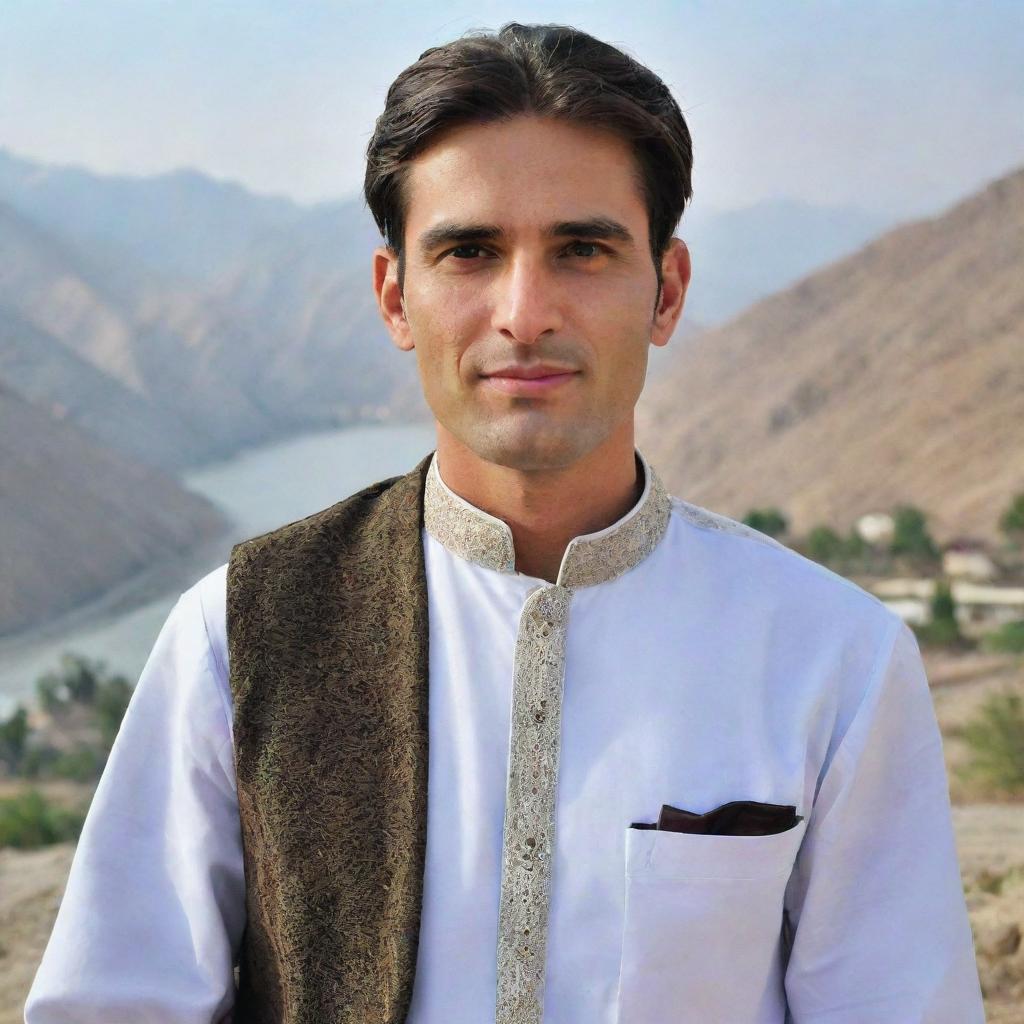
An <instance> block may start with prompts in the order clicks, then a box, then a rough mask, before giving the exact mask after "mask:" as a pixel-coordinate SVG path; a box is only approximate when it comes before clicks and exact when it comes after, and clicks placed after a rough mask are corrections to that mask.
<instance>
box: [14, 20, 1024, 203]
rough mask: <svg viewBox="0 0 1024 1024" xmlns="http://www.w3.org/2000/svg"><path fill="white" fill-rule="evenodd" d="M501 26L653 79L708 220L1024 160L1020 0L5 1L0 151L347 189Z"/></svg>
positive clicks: (892, 195)
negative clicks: (676, 127)
mask: <svg viewBox="0 0 1024 1024" xmlns="http://www.w3.org/2000/svg"><path fill="white" fill-rule="evenodd" d="M638 11H639V12H640V13H641V17H639V18H638V17H637V16H636V15H637V12H638ZM510 20H519V21H524V22H533V21H544V22H565V23H569V24H573V25H576V26H578V27H580V28H582V29H584V30H585V31H588V32H591V33H593V34H594V35H597V36H599V37H600V38H603V39H606V40H608V41H609V42H612V43H614V44H616V45H619V46H621V47H622V48H624V49H625V50H627V51H628V52H629V53H631V54H632V55H633V56H635V57H636V58H637V59H638V60H640V61H642V62H643V63H645V64H647V65H648V66H649V67H651V68H652V70H654V71H655V72H656V73H658V74H659V75H660V76H661V77H662V78H663V79H664V80H665V82H666V84H667V85H668V86H669V87H670V88H671V89H672V91H673V94H674V95H675V96H676V98H677V100H678V102H679V104H680V106H681V108H682V109H683V111H684V114H685V115H686V117H687V121H688V123H689V125H690V129H691V132H692V134H693V136H694V149H695V167H694V203H695V205H699V206H700V207H701V209H702V210H703V211H704V212H709V211H714V210H728V209H737V208H742V207H745V206H751V205H755V204H757V203H759V202H761V201H764V200H773V199H797V200H800V201H803V202H807V203H811V204H814V205H821V206H853V207H858V208H861V209H865V210H871V211H875V212H880V213H885V214H887V215H889V216H898V217H908V216H914V215H918V214H924V213H929V212H932V211H934V210H937V209H939V208H941V207H943V206H945V205H948V204H949V203H952V202H954V201H956V200H957V199H958V198H960V197H962V196H963V195H965V194H967V193H969V192H971V191H974V190H975V189H977V188H979V187H981V186H982V185H983V184H984V183H985V182H987V181H989V180H991V179H993V178H995V177H998V176H1000V175H1001V174H1003V173H1006V172H1007V171H1008V170H1010V169H1012V168H1014V167H1016V166H1019V165H1020V164H1024V117H1022V114H1024V60H1022V59H1021V58H1022V57H1024V53H1021V52H1020V51H1021V50H1022V49H1024V46H1022V44H1021V42H1020V40H1021V39H1024V5H1014V4H1011V3H1009V2H1001V3H987V4H983V5H969V4H966V3H955V2H944V3H930V4H927V5H924V4H913V5H906V4H901V5H897V4H892V3H882V2H879V0H873V2H870V3H865V4H860V5H857V6H856V7H850V6H842V5H840V4H839V3H838V2H835V0H830V2H821V3H806V2H805V3H794V4H789V5H786V6H785V7H778V6H775V5H772V6H770V7H769V6H768V5H764V6H762V7H753V6H751V5H748V4H741V3H736V2H724V3H723V2H718V3H715V4H710V3H666V2H649V3H646V4H641V5H636V4H633V5H630V6H629V8H628V9H624V8H622V7H621V5H614V4H610V3H607V2H589V3H585V2H580V0H576V2H554V3H544V4H540V3H536V2H530V3H519V4H511V3H507V2H493V0H485V2H474V3H469V2H464V0H458V2H454V0H448V2H444V3H438V4H433V5H431V6H430V7H429V8H426V7H423V8H416V7H413V8H409V7H408V6H402V5H399V4H398V3H396V2H394V0H385V2H382V3H379V4H375V5H374V6H373V8H372V9H363V8H356V7H354V6H353V5H351V4H345V3H331V2H327V0H314V2H309V3H307V4H304V5H303V6H302V8H300V9H296V8H286V7H278V6H275V5H272V4H270V3H268V2H266V0H252V2H250V3H249V4H247V5H246V6H245V7H244V8H241V7H239V8H230V9H229V8H227V7H223V6H217V7H212V6H209V5H205V4H204V5H199V4H174V5H171V4H166V3H162V2H156V0H146V2H139V3H134V4H132V5H130V6H129V5H125V4H121V3H118V2H116V0H96V2H94V3H92V4H91V5H89V7H88V8H83V7H79V6H75V5H73V4H71V3H67V2H59V0H36V2H33V3H28V2H15V3H12V4H10V5H9V6H8V7H7V9H6V11H5V33H4V39H3V41H2V42H0V146H2V147H4V148H7V149H9V150H10V151H11V152H12V153H14V154H16V155H18V156H21V157H24V158H26V159H30V160H36V161H40V162H43V163H48V164H59V165H72V166H78V167H84V168H86V169H89V170H92V171H95V172H97V173H104V174H124V175H132V176H135V175H146V176H148V175H153V174H160V173H165V172H168V171H173V170H178V169H185V168H189V169H195V170H198V171H201V172H202V173H204V174H206V175H208V176H210V177H212V178H214V179H217V180H220V181H229V182H237V183H239V184H242V185H243V186H244V187H246V188H247V189H248V190H250V191H252V192H255V193H257V194H261V195H281V196H286V197H287V198H290V199H292V200H294V201H296V202H299V203H302V204H304V205H306V204H310V203H313V202H318V201H324V200H332V199H343V198H351V197H353V196H355V195H358V193H359V191H360V188H361V183H362V170H363V159H364V153H365V147H366V142H367V140H368V139H369V136H370V134H371V132H372V129H373V122H374V119H375V118H376V116H377V115H378V113H379V112H380V109H381V107H382V105H383V101H384V96H385V93H386V90H387V87H388V85H389V84H390V82H391V81H392V79H393V78H394V77H395V75H396V74H397V73H398V72H399V71H400V70H401V69H402V68H404V67H406V66H407V65H408V64H410V63H412V62H413V61H414V60H415V59H416V58H417V57H418V55H419V54H420V53H421V52H422V51H423V50H424V49H426V48H427V47H429V46H433V45H437V44H439V43H441V42H444V41H446V40H448V39H452V38H455V37H456V36H458V35H461V34H463V33H464V32H466V31H467V30H470V29H474V28H491V29H496V28H498V27H500V25H501V24H503V23H504V22H506V21H510ZM339 55H342V56H343V59H339ZM268 129H269V130H268Z"/></svg>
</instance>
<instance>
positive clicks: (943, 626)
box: [914, 580, 966, 647]
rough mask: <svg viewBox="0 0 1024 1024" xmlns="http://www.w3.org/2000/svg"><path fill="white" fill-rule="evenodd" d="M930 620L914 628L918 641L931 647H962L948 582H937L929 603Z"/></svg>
mask: <svg viewBox="0 0 1024 1024" xmlns="http://www.w3.org/2000/svg"><path fill="white" fill-rule="evenodd" d="M929 606H930V611H931V619H930V621H929V622H927V623H925V624H924V625H923V626H917V627H915V630H914V631H915V633H916V634H917V637H918V639H919V640H921V641H922V642H923V643H927V644H929V645H931V646H933V647H963V646H966V641H965V639H964V636H963V634H962V633H961V632H960V623H959V622H958V621H957V617H956V602H955V601H954V599H953V591H952V588H951V587H950V585H949V583H948V581H946V580H937V581H936V583H935V590H934V591H933V593H932V597H931V601H930V602H929Z"/></svg>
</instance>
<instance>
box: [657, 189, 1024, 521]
mask: <svg viewBox="0 0 1024 1024" xmlns="http://www.w3.org/2000/svg"><path fill="white" fill-rule="evenodd" d="M695 273H699V268H695ZM637 436H638V442H639V443H640V444H641V446H643V447H645V449H646V451H647V452H648V454H649V455H650V457H651V458H652V461H653V462H654V463H655V465H657V466H658V467H659V468H660V469H661V470H662V475H663V477H664V478H665V480H666V482H667V483H669V484H670V486H671V489H672V490H673V491H674V492H675V493H677V494H679V495H680V496H682V497H685V498H686V499H687V500H690V501H694V502H696V503H697V504H699V505H704V506H708V507H711V508H714V509H716V510H719V511H721V512H724V513H725V514H727V515H731V516H734V517H736V518H741V517H742V516H744V515H745V514H746V513H747V511H748V510H749V509H751V508H753V507H758V506H766V505H775V506H778V507H779V508H781V509H782V511H783V512H784V513H786V514H787V515H788V516H789V518H790V525H791V528H792V529H793V530H794V531H795V532H797V533H802V532H805V531H806V530H807V529H809V528H810V527H811V526H814V525H816V524H818V523H829V524H830V525H832V526H833V527H836V528H839V529H842V530H846V529H848V528H849V527H850V526H851V525H852V523H853V521H854V520H855V519H856V517H858V516H859V515H861V514H862V513H865V512H869V511H876V510H889V509H891V508H892V506H893V505H895V504H897V503H903V502H909V503H912V504H916V505H919V506H921V507H922V508H924V509H925V510H926V511H927V512H928V513H929V514H930V516H931V522H930V525H931V526H932V527H933V533H934V534H935V536H936V537H937V538H938V539H940V540H943V539H948V538H949V537H950V535H952V534H954V533H957V534H959V533H961V532H967V533H970V534H974V535H977V536H980V537H986V538H989V539H995V538H996V537H997V536H998V534H997V520H998V515H999V512H1000V511H1002V509H1003V508H1005V507H1006V505H1007V504H1008V503H1009V500H1010V498H1011V496H1012V495H1013V494H1015V493H1016V492H1018V491H1021V490H1024V170H1020V171H1017V172H1016V173H1014V174H1011V175H1008V176H1006V177H1004V178H1002V179H1000V180H998V181H995V182H993V183H991V184H990V185H989V186H988V187H987V188H985V189H983V190H982V191H981V192H979V193H978V194H976V195H974V196H971V197H970V198H968V199H966V200H965V201H963V202H961V203H959V204H958V205H956V206H954V207H953V208H952V209H950V210H948V211H947V212H945V213H944V214H942V215H940V216H937V217H935V218H932V219H929V220H924V221H920V222H915V223H912V224H908V225H906V226H904V227H900V228H898V229H896V230H894V231H891V232H889V233H887V234H885V235H883V236H882V237H881V238H879V239H877V240H876V241H874V242H872V243H871V244H870V245H867V246H865V247H864V248H862V249H860V250H859V251H858V252H856V253H855V254H853V255H851V256H849V257H846V258H845V259H842V260H839V261H838V262H836V263H833V264H831V265H829V266H827V267H825V268H824V269H822V270H819V271H818V272H816V273H814V274H811V275H810V276H809V277H806V278H804V279H803V280H802V281H800V282H799V283H798V284H796V285H794V286H793V287H791V288H788V289H786V290H785V291H782V292H780V293H778V294H776V295H774V296H772V297H770V298H768V299H765V300H763V301H761V302H759V303H757V304H755V305H754V306H752V307H751V308H750V309H749V310H747V311H746V312H745V313H743V314H742V315H741V316H739V317H737V318H735V319H733V320H731V321H730V322H729V323H727V324H724V325H722V326H720V327H718V328H715V329H711V330H707V331H704V332H702V333H701V334H700V335H698V336H697V337H695V338H693V339H692V340H691V341H689V342H688V343H685V344H682V345H681V346H680V347H679V350H678V352H677V355H676V358H675V360H674V361H673V362H672V363H671V364H670V365H668V366H664V364H663V369H662V372H661V373H660V374H659V375H658V376H657V377H655V376H653V375H652V377H651V380H650V381H649V384H648V390H647V391H646V392H645V394H644V397H643V399H642V401H641V406H640V415H639V417H638V433H637Z"/></svg>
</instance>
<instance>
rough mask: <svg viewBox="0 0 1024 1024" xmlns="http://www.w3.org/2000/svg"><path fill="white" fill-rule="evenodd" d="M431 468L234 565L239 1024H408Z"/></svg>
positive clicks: (419, 882)
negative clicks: (240, 874)
mask: <svg viewBox="0 0 1024 1024" xmlns="http://www.w3.org/2000/svg"><path fill="white" fill-rule="evenodd" d="M430 458H431V456H430V455H428V456H427V457H426V458H424V459H423V460H422V461H421V462H420V463H419V465H418V466H417V467H416V468H415V469H413V470H412V471H411V472H410V473H407V474H406V475H404V476H400V477H392V478H390V479H387V480H383V481H381V482H379V483H376V484H373V485H372V486H370V487H367V488H366V489H364V490H362V491H359V492H358V493H357V494H354V495H352V496H351V497H349V498H346V499H345V500H344V501H341V502H339V503H338V504H336V505H333V506H331V507H330V508H328V509H324V510H323V511H321V512H318V513H316V514H315V515H312V516H309V517H308V518H306V519H302V520H299V521H298V522H295V523H291V524H289V525H287V526H284V527H281V528H280V529H277V530H274V531H272V532H270V533H266V534H263V535H262V536H259V537H254V538H252V539H251V540H247V541H245V542H243V543H241V544H237V545H235V547H234V548H233V549H232V551H231V558H230V561H229V566H228V577H227V631H228V651H229V659H230V682H231V690H232V693H233V696H234V742H235V771H236V776H237V783H238V804H239V814H240V818H241V829H242V845H243V855H244V863H245V877H246V911H247V914H248V921H247V925H246V929H245V933H244V936H243V939H242V951H241V965H240V989H239V992H238V997H237V1002H236V1006H235V1011H234V1021H235V1024H270V1022H274V1024H400V1022H402V1021H404V1020H405V1019H406V1015H407V1013H408V1009H409V1003H410V999H411V996H412V984H413V976H414V972H415V968H416V951H417V943H418V937H419V922H420V909H421V903H422V895H423V869H424V858H425V853H426V824H427V707H428V705H427V666H428V661H427V590H426V571H425V567H424V558H423V544H422V535H421V529H422V526H423V491H424V479H425V476H426V472H427V469H428V468H429V465H430Z"/></svg>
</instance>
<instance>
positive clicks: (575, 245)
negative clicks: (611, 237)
mask: <svg viewBox="0 0 1024 1024" xmlns="http://www.w3.org/2000/svg"><path fill="white" fill-rule="evenodd" d="M566 249H568V250H578V249H592V250H593V252H590V253H580V252H573V255H574V256H584V257H587V256H600V255H601V246H599V245H598V244H597V243H596V242H570V243H569V245H567V246H566Z"/></svg>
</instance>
